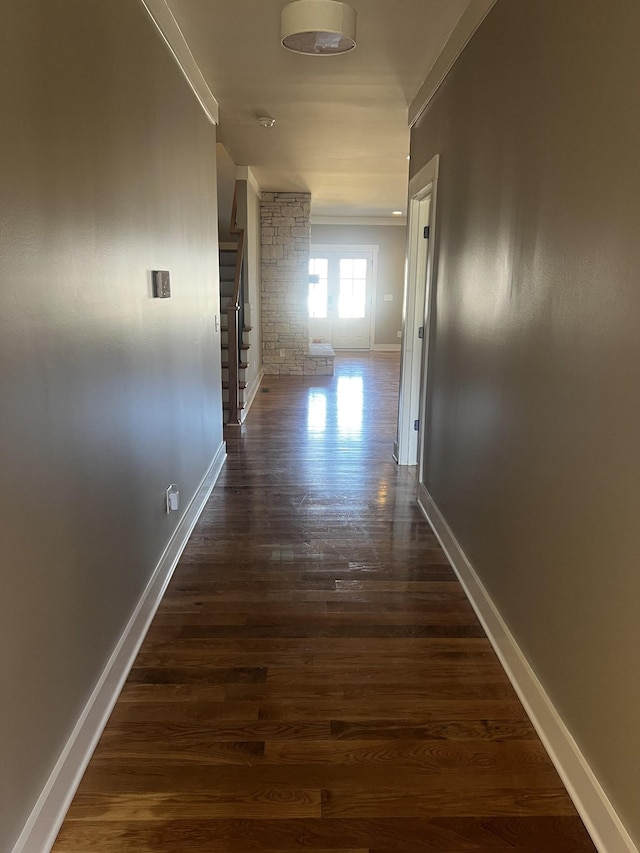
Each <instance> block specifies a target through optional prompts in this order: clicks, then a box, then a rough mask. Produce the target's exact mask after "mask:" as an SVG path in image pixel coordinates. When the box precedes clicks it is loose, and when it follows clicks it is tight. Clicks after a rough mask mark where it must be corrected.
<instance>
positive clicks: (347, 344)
mask: <svg viewBox="0 0 640 853" xmlns="http://www.w3.org/2000/svg"><path fill="white" fill-rule="evenodd" d="M374 254H375V253H374V251H373V250H371V249H367V250H366V251H364V250H360V249H357V248H353V249H347V248H340V247H336V248H334V249H330V250H328V249H321V248H319V247H312V249H311V258H310V260H309V279H310V280H309V337H310V339H311V340H312V341H318V342H322V343H329V344H331V345H332V346H333V348H334V349H369V346H370V343H371V293H372V282H373V265H374Z"/></svg>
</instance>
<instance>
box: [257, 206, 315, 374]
mask: <svg viewBox="0 0 640 853" xmlns="http://www.w3.org/2000/svg"><path fill="white" fill-rule="evenodd" d="M310 207H311V194H310V193H293V192H291V193H290V192H264V193H262V203H261V219H262V237H261V245H262V303H261V316H262V350H263V351H262V361H263V367H264V372H265V373H266V374H272V375H273V374H275V375H285V376H288V375H300V376H301V375H303V374H304V373H306V372H308V369H307V370H305V364H306V362H307V360H308V351H309V312H308V291H309V252H310V241H311V220H310Z"/></svg>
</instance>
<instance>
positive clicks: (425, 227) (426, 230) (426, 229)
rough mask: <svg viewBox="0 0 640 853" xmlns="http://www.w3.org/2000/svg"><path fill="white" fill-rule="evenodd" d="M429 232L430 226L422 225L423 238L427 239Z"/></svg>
mask: <svg viewBox="0 0 640 853" xmlns="http://www.w3.org/2000/svg"><path fill="white" fill-rule="evenodd" d="M430 233H431V228H430V227H429V226H428V225H425V226H424V239H425V240H428V239H429V234H430Z"/></svg>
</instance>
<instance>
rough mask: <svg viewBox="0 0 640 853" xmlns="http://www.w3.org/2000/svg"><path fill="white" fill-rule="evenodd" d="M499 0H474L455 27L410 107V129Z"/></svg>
mask: <svg viewBox="0 0 640 853" xmlns="http://www.w3.org/2000/svg"><path fill="white" fill-rule="evenodd" d="M496 3H497V0H471V2H470V3H469V5H468V6H467V8H466V9H465V11H464V12H463V14H462V16H461V18H460V20H459V21H458V23H457V24H456V26H455V28H454V30H453V32H452V33H451V35H450V36H449V40H448V41H447V43H446V44H445V46H444V48H443V49H442V52H441V53H440V55H439V56H438V58H437V59H436V61H435V63H434V64H433V67H432V68H431V71H430V72H429V73H428V74H427V77H426V79H425V81H424V83H423V84H422V86H420V89H419V90H418V94H417V95H416V96H415V98H414V99H413V101H412V102H411V106H410V107H409V127H413V126H414V124H415V123H416V122H417V121H418V119H419V118H420V116H421V115H422V113H423V112H424V111H425V109H426V108H427V105H428V104H429V101H430V100H431V99H432V98H433V96H434V95H435V93H436V92H437V91H438V89H439V88H440V86H441V85H442V84H443V82H444V80H445V78H446V76H447V74H448V73H449V71H451V69H452V68H453V66H454V65H455V63H456V62H457V60H458V57H459V56H460V54H461V53H462V51H463V50H464V49H465V47H466V46H467V45H468V44H469V42H470V41H471V39H472V37H473V35H474V33H475V32H476V30H477V29H478V27H479V26H480V24H481V23H482V22H483V21H484V19H485V18H486V17H487V15H488V14H489V12H490V11H491V10H492V9H493V7H494V6H495V4H496Z"/></svg>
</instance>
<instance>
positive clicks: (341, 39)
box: [281, 0, 357, 56]
mask: <svg viewBox="0 0 640 853" xmlns="http://www.w3.org/2000/svg"><path fill="white" fill-rule="evenodd" d="M356 19H357V14H356V10H355V9H353V8H352V7H351V6H349V5H348V4H347V3H339V2H337V0H294V2H293V3H289V4H288V5H287V6H285V7H284V9H283V10H282V17H281V38H282V44H283V46H284V47H286V48H287V50H292V51H294V52H295V53H304V54H306V55H308V56H333V55H335V54H337V53H348V51H350V50H353V49H354V47H355V46H356Z"/></svg>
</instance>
